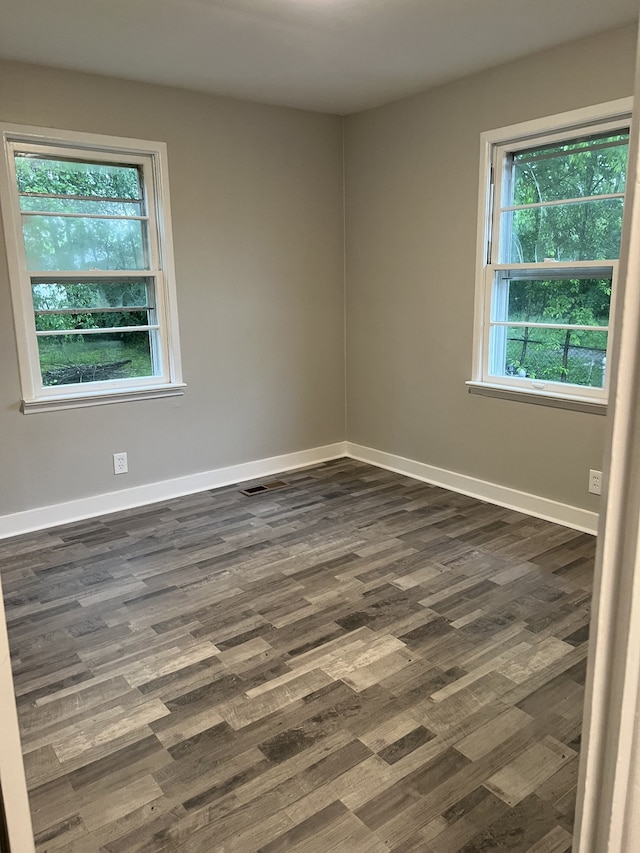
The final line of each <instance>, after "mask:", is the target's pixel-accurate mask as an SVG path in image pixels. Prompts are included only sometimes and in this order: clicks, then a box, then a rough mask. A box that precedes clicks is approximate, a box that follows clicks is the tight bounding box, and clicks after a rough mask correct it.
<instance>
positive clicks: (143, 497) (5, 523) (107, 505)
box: [0, 441, 346, 539]
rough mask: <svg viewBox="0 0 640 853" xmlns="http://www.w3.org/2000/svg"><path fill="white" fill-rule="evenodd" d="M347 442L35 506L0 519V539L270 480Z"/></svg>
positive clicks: (332, 454)
mask: <svg viewBox="0 0 640 853" xmlns="http://www.w3.org/2000/svg"><path fill="white" fill-rule="evenodd" d="M345 447H346V443H345V442H344V441H339V442H336V444H327V445H325V446H324V447H314V448H311V449H310V450H301V451H299V452H297V453H285V454H284V455H282V456H271V457H269V458H268V459H256V460H254V461H252V462H243V463H241V464H239V465H230V466H229V467H228V468H216V469H214V470H213V471H201V472H199V473H197V474H189V475H188V476H186V477H176V478H175V479H172V480H161V481H160V482H158V483H147V484H145V485H143V486H133V487H132V488H129V489H121V490H120V491H118V492H107V493H106V494H102V495H92V496H90V497H86V498H80V499H78V500H72V501H66V502H65V503H59V504H53V505H51V506H43V507H36V508H35V509H28V510H24V511H23V512H14V513H11V514H10V515H2V516H0V539H6V538H8V537H10V536H18V535H20V534H21V533H31V532H33V531H34V530H43V529H44V528H47V527H57V526H58V525H59V524H68V523H69V522H73V521H82V520H83V519H85V518H94V517H96V516H99V515H106V514H108V513H110V512H120V511H122V510H124V509H132V508H133V507H139V506H144V505H145V504H153V503H157V502H158V501H165V500H169V499H170V498H178V497H181V496H182V495H190V494H194V493H195V492H204V491H206V490H207V489H217V488H221V487H222V486H231V485H233V484H234V483H243V482H245V481H246V480H255V479H256V478H258V477H269V476H271V475H272V474H282V473H283V472H285V471H293V470H294V469H296V468H306V467H308V466H310V465H318V464H320V463H321V462H328V461H329V460H331V459H339V458H341V457H343V456H346V452H345Z"/></svg>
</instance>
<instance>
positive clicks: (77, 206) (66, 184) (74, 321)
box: [3, 131, 182, 410]
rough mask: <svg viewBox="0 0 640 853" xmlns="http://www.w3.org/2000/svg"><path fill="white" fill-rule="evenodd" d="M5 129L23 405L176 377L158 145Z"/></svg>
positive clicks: (116, 391)
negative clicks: (61, 137)
mask: <svg viewBox="0 0 640 853" xmlns="http://www.w3.org/2000/svg"><path fill="white" fill-rule="evenodd" d="M4 136H5V153H6V167H7V168H6V174H5V180H6V185H7V186H6V187H5V193H4V194H3V201H4V202H5V204H6V207H7V208H9V209H10V211H11V216H12V218H13V224H14V227H13V230H11V229H9V228H7V225H6V224H5V230H7V231H11V233H8V235H7V236H8V238H9V239H8V243H11V242H12V240H13V246H12V247H10V249H12V250H13V253H14V256H13V261H14V264H13V269H12V291H13V295H14V313H15V314H16V324H17V328H18V327H19V326H20V320H22V326H21V327H20V328H18V338H19V354H20V362H21V375H22V379H23V396H24V399H25V410H27V409H26V407H27V406H28V404H29V402H30V401H32V402H35V401H38V400H40V401H47V400H52V401H53V400H55V399H59V398H60V395H63V396H64V397H73V396H74V395H77V396H78V397H82V398H87V399H88V398H90V397H91V395H97V396H96V399H97V400H98V401H99V402H103V401H104V400H105V395H109V394H113V395H114V398H115V396H116V395H122V394H125V397H124V399H126V394H127V392H133V391H150V392H151V391H153V390H154V389H156V388H158V389H159V388H166V387H168V386H172V385H173V386H176V387H182V382H181V376H180V358H179V352H178V351H177V346H178V342H177V318H176V316H175V293H174V291H173V286H172V278H171V272H172V270H171V258H172V254H171V246H170V223H169V217H168V210H166V207H165V206H164V204H163V198H162V196H161V190H162V189H163V187H166V164H165V163H164V162H163V159H162V157H163V152H162V146H158V145H156V144H155V143H138V142H137V141H135V142H136V148H135V149H133V150H132V149H131V148H129V147H128V146H120V145H118V144H113V145H111V144H109V143H110V142H111V140H110V138H108V137H99V138H98V137H91V136H89V135H87V136H84V135H82V136H80V135H78V134H66V136H70V137H72V138H74V140H75V139H77V140H79V141H80V142H81V144H80V145H78V144H75V145H74V144H72V143H71V142H70V141H69V140H67V139H64V140H52V139H47V140H46V141H45V140H42V141H40V140H37V141H34V139H33V138H32V136H31V134H29V133H27V134H24V135H22V134H20V133H16V134H15V136H14V134H12V133H11V132H10V131H9V132H7V131H5V133H4ZM20 137H22V138H20ZM93 139H95V140H96V142H98V140H99V143H98V144H96V145H92V144H91V141H92V140H93ZM105 140H107V144H106V145H105ZM113 142H114V143H117V142H120V140H113ZM123 142H130V141H129V140H126V141H124V140H123ZM56 143H59V144H56ZM138 145H141V146H142V148H143V150H136V149H137V147H138ZM163 173H164V174H163ZM5 196H9V198H8V199H7V198H6V197H5ZM6 221H7V217H6V215H5V223H6ZM161 222H162V226H161V225H160V223H161ZM167 273H169V275H168V274H167ZM16 279H19V281H16ZM121 398H122V397H121Z"/></svg>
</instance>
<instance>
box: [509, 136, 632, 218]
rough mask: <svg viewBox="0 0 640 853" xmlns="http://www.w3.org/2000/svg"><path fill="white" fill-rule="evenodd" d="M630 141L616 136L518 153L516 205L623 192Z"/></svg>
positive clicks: (514, 158) (624, 137) (515, 160)
mask: <svg viewBox="0 0 640 853" xmlns="http://www.w3.org/2000/svg"><path fill="white" fill-rule="evenodd" d="M628 142H629V134H628V132H627V133H616V134H612V135H609V136H600V137H591V138H589V139H582V140H573V141H572V142H568V143H564V144H560V145H558V144H555V145H546V146H543V147H540V148H530V149H528V150H526V151H518V152H516V153H514V154H513V173H512V180H513V201H512V204H534V203H536V202H541V201H555V200H558V199H563V198H584V197H585V196H593V195H609V194H611V193H623V192H624V191H625V186H626V180H627V157H628Z"/></svg>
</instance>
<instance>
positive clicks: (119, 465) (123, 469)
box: [113, 453, 129, 474]
mask: <svg viewBox="0 0 640 853" xmlns="http://www.w3.org/2000/svg"><path fill="white" fill-rule="evenodd" d="M128 470H129V464H128V463H127V454H126V453H114V454H113V473H114V474H126V473H127V471H128Z"/></svg>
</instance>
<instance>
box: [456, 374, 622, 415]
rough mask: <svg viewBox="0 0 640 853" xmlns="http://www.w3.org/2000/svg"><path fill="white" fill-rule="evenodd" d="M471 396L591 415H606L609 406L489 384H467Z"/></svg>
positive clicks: (586, 400) (542, 392) (600, 402)
mask: <svg viewBox="0 0 640 853" xmlns="http://www.w3.org/2000/svg"><path fill="white" fill-rule="evenodd" d="M465 384H466V385H467V387H468V388H469V393H470V394H479V395H481V396H483V397H498V398H499V399H501V400H515V401H516V402H519V403H533V404H535V405H538V406H550V407H552V408H555V409H569V410H571V411H574V412H587V413H588V414H591V415H606V414H607V404H606V402H604V401H600V400H593V399H591V398H590V397H578V396H574V395H573V394H571V395H569V394H567V395H564V394H555V393H550V392H548V391H547V392H545V391H534V390H531V391H529V390H528V389H525V388H511V387H508V386H505V385H498V384H495V385H494V384H493V383H489V382H474V381H469V382H466V383H465Z"/></svg>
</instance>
